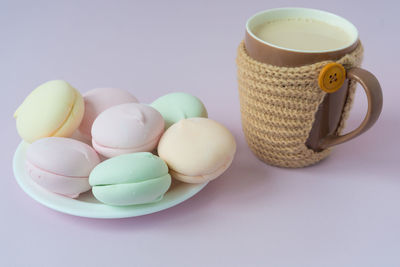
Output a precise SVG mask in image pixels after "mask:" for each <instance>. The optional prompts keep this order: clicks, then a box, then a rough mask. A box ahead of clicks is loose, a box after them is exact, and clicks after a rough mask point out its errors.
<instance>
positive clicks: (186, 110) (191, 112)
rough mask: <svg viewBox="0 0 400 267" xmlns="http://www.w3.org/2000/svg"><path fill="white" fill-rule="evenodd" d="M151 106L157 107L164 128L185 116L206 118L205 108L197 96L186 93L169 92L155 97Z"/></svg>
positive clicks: (185, 117)
mask: <svg viewBox="0 0 400 267" xmlns="http://www.w3.org/2000/svg"><path fill="white" fill-rule="evenodd" d="M151 106H152V107H153V108H155V109H157V110H158V111H159V112H160V113H161V115H162V116H163V118H164V120H165V129H168V128H169V127H170V126H171V125H172V124H174V123H176V122H178V121H180V120H182V119H187V118H193V117H204V118H207V117H208V115H207V110H206V108H205V107H204V105H203V103H202V102H201V101H200V99H198V98H197V97H195V96H193V95H190V94H187V93H171V94H167V95H164V96H162V97H160V98H158V99H156V100H155V101H154V102H153V103H151Z"/></svg>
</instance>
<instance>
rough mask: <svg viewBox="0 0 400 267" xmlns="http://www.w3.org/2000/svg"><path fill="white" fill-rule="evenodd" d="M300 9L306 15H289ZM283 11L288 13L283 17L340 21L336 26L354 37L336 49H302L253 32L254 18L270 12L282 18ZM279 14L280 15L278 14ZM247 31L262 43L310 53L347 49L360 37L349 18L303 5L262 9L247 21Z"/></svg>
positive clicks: (273, 18) (277, 17) (286, 49)
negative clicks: (275, 41) (290, 46)
mask: <svg viewBox="0 0 400 267" xmlns="http://www.w3.org/2000/svg"><path fill="white" fill-rule="evenodd" d="M299 11H300V12H302V13H303V14H304V15H300V16H299V15H298V13H297V14H296V15H297V16H287V13H289V15H290V13H294V12H299ZM282 13H283V14H285V13H286V16H285V17H283V18H298V17H300V18H308V19H316V20H320V21H323V22H326V23H328V24H331V25H332V22H333V21H336V22H339V24H341V25H340V26H338V25H334V26H337V27H339V28H341V29H343V30H345V32H346V33H348V34H349V36H351V37H352V39H351V42H349V44H348V45H345V46H343V47H338V48H335V49H326V50H301V49H292V48H286V47H282V46H279V45H275V44H273V43H270V42H267V41H264V40H262V39H261V38H259V37H258V36H256V35H255V34H254V33H253V32H252V30H251V27H254V25H251V24H252V23H254V20H256V19H257V18H260V20H261V17H264V16H266V15H268V14H269V15H271V14H272V15H275V16H276V17H272V18H271V19H270V20H276V19H281V18H282V16H279V14H280V15H281V14H282ZM277 14H278V16H277ZM300 14H301V13H300ZM310 14H312V15H313V16H310ZM307 15H308V16H307ZM266 21H268V20H263V22H262V23H265V22H266ZM328 21H329V22H331V23H329V22H328ZM344 26H345V27H346V28H345V27H344ZM246 32H247V33H248V34H249V35H250V36H251V37H252V38H254V39H255V40H257V41H259V42H260V43H263V44H265V45H268V46H271V47H273V48H276V49H281V50H285V51H290V52H296V53H309V54H314V53H330V52H338V51H342V50H344V49H347V48H349V47H352V46H354V44H355V43H357V41H358V37H359V36H358V30H357V28H356V27H355V26H354V24H353V23H351V22H350V21H349V20H347V19H345V18H343V17H341V16H339V15H336V14H333V13H330V12H328V11H324V10H319V9H313V8H303V7H284V8H273V9H267V10H263V11H260V12H258V13H256V14H254V15H253V16H251V17H250V18H249V19H248V20H247V22H246Z"/></svg>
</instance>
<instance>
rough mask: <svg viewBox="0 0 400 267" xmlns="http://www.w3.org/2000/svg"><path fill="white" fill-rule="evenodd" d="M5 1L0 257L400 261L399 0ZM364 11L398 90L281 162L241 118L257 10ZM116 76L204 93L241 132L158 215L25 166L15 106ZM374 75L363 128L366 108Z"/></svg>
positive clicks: (375, 59) (136, 261)
mask: <svg viewBox="0 0 400 267" xmlns="http://www.w3.org/2000/svg"><path fill="white" fill-rule="evenodd" d="M327 3H328V2H324V1H314V0H313V1H296V2H292V1H286V0H280V1H275V0H271V1H261V0H260V1H240V2H239V1H238V2H237V3H236V2H233V1H196V2H194V1H159V2H152V1H137V3H135V2H134V1H96V2H94V1H93V2H90V1H64V2H61V1H26V2H20V1H1V2H0V35H1V39H0V59H1V60H0V73H1V82H2V83H1V87H0V90H1V93H2V94H3V95H4V96H3V100H4V102H3V104H2V105H1V112H0V116H1V122H2V125H3V126H2V130H3V133H2V147H3V149H2V152H1V154H0V156H1V158H0V159H1V161H0V164H1V167H2V169H3V175H2V176H3V180H2V182H3V184H2V186H1V192H2V194H1V201H0V210H1V212H2V215H1V220H0V266H278V267H279V266H307V267H310V266H363V267H365V266H400V256H399V249H400V227H399V225H400V209H399V206H400V171H399V165H400V161H399V159H400V157H399V150H400V141H399V140H400V138H399V133H400V118H399V111H400V110H399V107H398V106H399V105H398V104H397V102H398V99H399V97H400V93H399V87H398V83H399V79H398V78H399V68H398V66H397V64H398V63H399V62H400V58H399V53H398V44H399V42H400V37H399V34H397V33H398V28H399V26H400V23H399V18H398V9H399V7H400V5H397V4H395V3H396V1H386V2H385V1H345V0H338V1H334V2H332V3H329V5H327ZM293 5H296V6H303V7H313V8H318V9H323V10H327V11H330V12H333V13H336V14H339V15H341V16H343V17H345V18H348V19H349V20H351V21H352V22H353V23H354V24H355V25H356V26H357V28H358V29H359V32H360V37H361V40H362V41H363V44H364V46H365V60H364V64H363V66H364V67H365V68H366V69H368V70H370V71H371V72H373V73H375V74H376V76H377V77H378V79H379V80H380V82H381V85H382V87H383V90H384V108H383V112H382V115H381V117H380V119H379V121H378V122H377V124H376V125H375V126H374V127H373V128H372V129H371V130H370V131H368V132H367V133H365V134H364V135H363V136H361V137H359V138H357V139H355V140H353V141H351V142H348V143H346V144H343V145H340V146H338V147H336V148H335V150H334V151H333V153H332V155H331V156H330V157H329V158H327V159H326V160H324V161H323V162H321V163H320V164H317V165H315V166H313V167H308V168H303V169H281V168H276V167H272V166H268V165H266V164H264V163H262V162H261V161H259V160H257V158H256V157H255V156H254V155H253V154H252V153H251V151H250V149H249V148H248V147H247V145H246V142H245V140H244V136H243V133H242V130H241V123H240V112H239V100H238V92H237V84H236V66H235V56H236V49H237V46H238V44H239V42H240V41H241V39H242V38H243V34H244V25H245V22H246V19H247V18H248V17H250V16H251V15H252V14H254V13H256V12H258V11H261V10H264V9H268V8H275V7H284V6H293ZM395 5H397V6H395ZM52 79H64V80H67V81H69V82H70V83H71V84H72V85H74V86H75V87H76V88H78V89H79V90H81V92H85V91H87V90H90V89H92V88H95V87H104V86H112V87H119V88H124V89H127V90H130V91H131V92H132V93H133V94H134V95H135V96H137V97H138V98H139V99H140V100H141V101H142V102H144V103H149V102H151V101H153V100H154V99H155V98H157V97H159V96H161V95H163V94H166V93H168V92H173V91H185V92H188V93H192V94H194V95H196V96H198V97H199V98H201V99H202V100H203V101H204V103H205V104H206V106H207V108H208V111H209V116H210V118H213V119H215V120H217V121H220V122H221V123H223V124H224V125H226V126H227V127H228V128H229V129H230V130H231V131H232V133H233V134H234V136H235V138H236V140H237V145H238V149H237V155H236V158H235V160H234V162H233V164H232V166H231V167H230V168H229V170H228V171H227V172H226V173H225V174H224V175H222V176H221V177H220V178H219V179H217V180H215V181H213V182H211V183H210V184H209V185H208V186H207V187H206V188H205V189H204V190H203V191H202V192H200V193H199V194H198V195H196V196H195V197H193V198H192V199H190V200H188V201H186V202H184V203H182V204H180V205H178V206H176V207H174V208H171V209H168V210H165V211H162V212H159V213H156V214H152V215H146V216H142V217H136V218H129V219H116V220H96V219H86V218H79V217H73V216H69V215H64V214H61V213H58V212H56V211H52V210H50V209H48V208H46V207H43V206H41V205H40V204H38V203H36V202H35V201H33V200H32V199H31V198H29V197H28V196H27V195H26V194H25V193H24V192H23V191H22V190H21V189H20V188H19V187H18V185H17V183H16V181H15V179H14V176H13V172H12V157H13V153H14V151H15V149H16V147H17V145H18V143H19V142H20V138H19V136H18V135H17V132H16V130H15V122H14V120H13V118H12V114H13V112H14V110H15V109H16V108H17V106H18V105H19V104H20V103H21V102H22V100H23V99H24V97H25V96H26V95H27V94H28V93H29V92H30V91H31V90H32V89H34V88H35V87H36V86H38V85H39V84H41V83H43V82H45V81H47V80H52ZM365 102H366V97H365V96H364V95H363V94H362V90H358V93H357V99H356V102H355V105H354V108H353V110H352V113H351V116H350V119H349V123H348V129H349V130H350V129H351V128H354V127H356V126H357V125H358V124H359V123H360V121H361V119H362V117H363V116H364V114H365V110H366V104H365Z"/></svg>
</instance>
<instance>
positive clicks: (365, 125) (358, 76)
mask: <svg viewBox="0 0 400 267" xmlns="http://www.w3.org/2000/svg"><path fill="white" fill-rule="evenodd" d="M347 78H348V79H350V80H355V81H356V82H358V83H360V84H361V86H362V87H363V88H364V91H365V94H366V95H367V99H368V110H367V114H366V115H365V118H364V120H363V121H362V123H361V124H360V126H358V128H356V129H355V130H353V131H351V132H349V133H347V134H345V135H336V134H332V135H328V136H326V137H325V138H323V139H322V140H321V141H320V143H319V148H320V149H325V148H328V147H331V146H335V145H338V144H341V143H344V142H346V141H349V140H350V139H353V138H355V137H357V136H359V135H361V134H362V133H364V132H365V131H367V130H368V129H369V128H371V127H372V125H374V123H375V122H376V120H377V119H378V117H379V115H380V114H381V111H382V104H383V97H382V89H381V86H380V84H379V82H378V80H377V79H376V77H375V76H374V75H373V74H372V73H371V72H369V71H367V70H364V69H361V68H356V67H355V68H351V69H349V70H348V71H347Z"/></svg>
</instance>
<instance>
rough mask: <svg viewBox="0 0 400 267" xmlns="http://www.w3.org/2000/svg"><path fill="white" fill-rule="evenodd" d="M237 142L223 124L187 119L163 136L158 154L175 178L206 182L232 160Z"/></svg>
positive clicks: (217, 174)
mask: <svg viewBox="0 0 400 267" xmlns="http://www.w3.org/2000/svg"><path fill="white" fill-rule="evenodd" d="M235 151H236V142H235V139H234V137H233V136H232V134H231V133H230V132H229V130H228V129H226V128H225V127H224V126H223V125H222V124H220V123H218V122H216V121H214V120H211V119H207V118H190V119H184V120H181V121H179V122H178V123H175V124H174V125H172V126H171V127H170V128H169V129H168V130H167V131H166V132H165V133H164V135H163V136H162V137H161V139H160V142H159V144H158V155H159V156H160V158H162V159H163V160H164V161H165V162H166V163H167V164H168V167H169V169H170V174H171V176H172V177H173V178H175V179H177V180H180V181H183V182H187V183H204V182H207V181H210V180H213V179H215V178H217V177H218V176H220V175H221V174H222V173H223V172H224V171H225V170H226V169H227V168H228V167H229V166H230V164H231V163H232V160H233V157H234V155H235Z"/></svg>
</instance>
